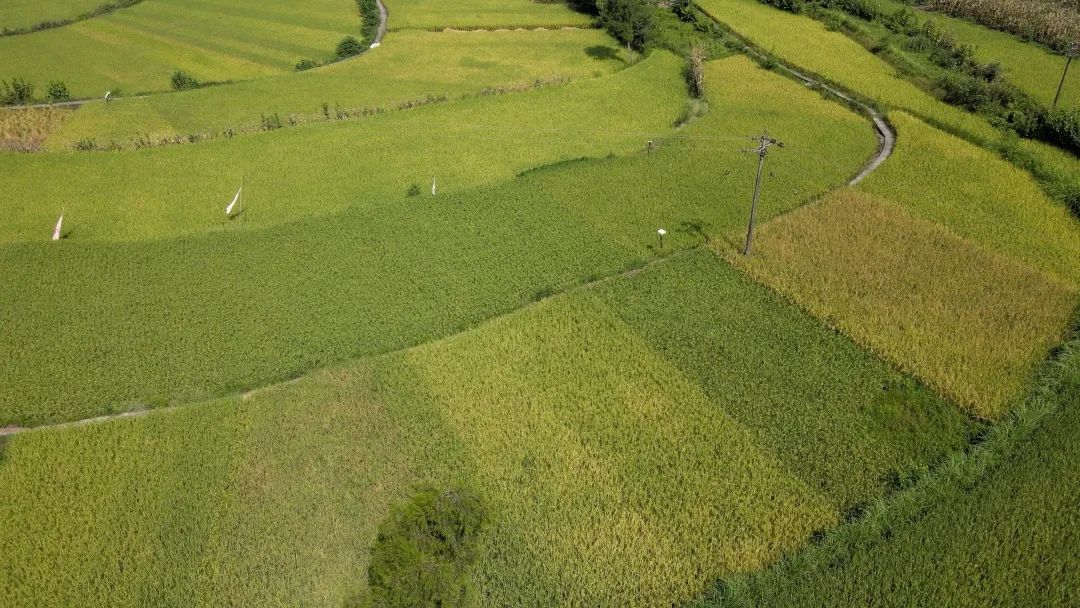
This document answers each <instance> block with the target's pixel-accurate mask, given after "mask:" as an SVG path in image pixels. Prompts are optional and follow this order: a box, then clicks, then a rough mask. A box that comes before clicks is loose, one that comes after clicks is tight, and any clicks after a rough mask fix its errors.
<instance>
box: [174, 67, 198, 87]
mask: <svg viewBox="0 0 1080 608" xmlns="http://www.w3.org/2000/svg"><path fill="white" fill-rule="evenodd" d="M172 88H173V90H175V91H187V90H190V89H197V88H199V81H198V80H195V77H194V76H192V75H191V74H188V73H187V72H185V71H183V70H176V71H175V72H173V75H172Z"/></svg>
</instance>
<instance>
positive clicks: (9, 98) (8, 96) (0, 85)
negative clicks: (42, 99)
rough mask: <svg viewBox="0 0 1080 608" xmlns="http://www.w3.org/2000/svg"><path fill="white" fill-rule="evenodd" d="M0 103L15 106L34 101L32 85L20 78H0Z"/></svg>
mask: <svg viewBox="0 0 1080 608" xmlns="http://www.w3.org/2000/svg"><path fill="white" fill-rule="evenodd" d="M0 102H2V103H0V105H7V106H16V105H26V104H30V103H33V102H34V85H33V84H32V83H30V82H28V81H26V80H24V79H22V78H12V79H11V82H8V81H6V80H0Z"/></svg>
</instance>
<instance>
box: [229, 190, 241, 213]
mask: <svg viewBox="0 0 1080 608" xmlns="http://www.w3.org/2000/svg"><path fill="white" fill-rule="evenodd" d="M243 190H244V189H243V187H241V188H240V189H239V190H237V191H236V196H234V197H233V199H232V202H231V203H229V206H228V207H225V215H232V210H233V207H235V206H236V203H238V202H240V193H241V192H243Z"/></svg>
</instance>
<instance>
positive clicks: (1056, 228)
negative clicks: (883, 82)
mask: <svg viewBox="0 0 1080 608" xmlns="http://www.w3.org/2000/svg"><path fill="white" fill-rule="evenodd" d="M891 118H892V122H893V124H894V126H895V127H896V131H897V137H898V142H897V147H896V152H895V154H894V155H893V156H892V157H891V158H890V159H889V160H888V162H886V163H885V164H884V165H882V166H881V167H880V168H879V169H878V170H877V171H875V172H874V173H873V174H872V175H871V176H870V177H869V178H867V179H866V180H865V181H864V182H863V183H861V184H860V185H859V189H860V190H863V191H865V192H868V193H871V194H874V195H875V196H877V197H879V198H882V199H885V200H888V201H890V202H893V203H896V204H898V205H901V206H903V207H905V208H907V209H909V210H910V211H911V212H912V213H913V214H915V215H916V216H919V217H922V218H924V219H927V220H930V221H932V222H936V223H938V224H941V225H943V226H945V227H947V228H948V229H949V230H951V231H952V232H954V233H955V234H957V235H959V236H961V237H963V238H965V239H968V240H970V241H972V242H974V243H975V244H977V245H979V246H981V247H983V248H986V249H989V250H991V251H994V252H997V253H1000V254H1002V255H1004V256H1007V257H1010V258H1012V259H1014V260H1017V261H1020V262H1023V263H1025V264H1027V265H1028V266H1030V267H1032V268H1035V269H1038V270H1041V271H1043V272H1046V273H1049V274H1051V275H1053V276H1055V277H1057V278H1058V279H1060V280H1061V281H1064V282H1066V283H1069V284H1071V285H1073V286H1074V287H1075V286H1078V285H1080V223H1077V221H1076V219H1075V218H1074V217H1073V216H1072V215H1070V213H1069V211H1068V210H1067V209H1066V208H1065V207H1064V206H1063V205H1061V204H1060V203H1058V202H1056V201H1054V200H1052V199H1051V198H1049V197H1048V196H1047V195H1046V194H1045V193H1044V192H1043V191H1042V190H1041V189H1040V187H1039V185H1038V183H1036V182H1035V180H1034V179H1033V178H1032V177H1031V175H1030V174H1028V173H1027V172H1025V171H1023V170H1022V169H1019V168H1017V167H1015V166H1014V165H1012V164H1010V163H1009V162H1007V161H1005V160H1002V159H1001V158H1000V157H999V156H997V155H996V154H994V153H992V152H989V151H987V150H984V149H983V148H980V147H978V146H975V145H973V144H970V143H968V142H966V141H964V140H962V139H960V138H958V137H954V136H952V135H948V134H946V133H944V132H942V131H939V130H938V129H935V128H933V127H930V126H928V125H927V124H925V123H923V122H922V121H920V120H917V119H915V118H912V117H911V116H908V115H906V114H903V113H899V112H898V113H896V114H894V115H893V116H892V117H891Z"/></svg>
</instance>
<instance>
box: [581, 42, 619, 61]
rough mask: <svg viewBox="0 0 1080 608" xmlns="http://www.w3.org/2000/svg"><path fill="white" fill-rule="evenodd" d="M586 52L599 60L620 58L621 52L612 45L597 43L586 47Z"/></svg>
mask: <svg viewBox="0 0 1080 608" xmlns="http://www.w3.org/2000/svg"><path fill="white" fill-rule="evenodd" d="M585 54H586V55H588V56H589V57H592V58H593V59H595V60H597V61H606V60H608V59H619V54H618V53H617V52H616V51H615V49H613V48H611V47H610V46H603V45H600V44H598V45H595V46H590V47H588V48H586V49H585Z"/></svg>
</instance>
